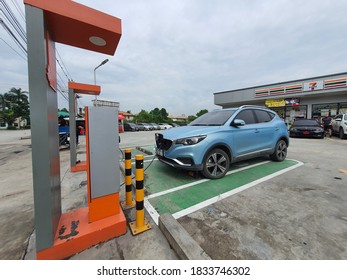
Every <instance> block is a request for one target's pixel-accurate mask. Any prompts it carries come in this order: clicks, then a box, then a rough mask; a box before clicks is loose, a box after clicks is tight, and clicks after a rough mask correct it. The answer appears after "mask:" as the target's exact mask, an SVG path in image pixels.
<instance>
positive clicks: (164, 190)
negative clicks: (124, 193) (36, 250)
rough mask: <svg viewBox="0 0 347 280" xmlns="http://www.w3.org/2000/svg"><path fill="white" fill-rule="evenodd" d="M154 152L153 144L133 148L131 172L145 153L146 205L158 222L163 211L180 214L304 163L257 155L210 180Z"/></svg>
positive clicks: (179, 215)
mask: <svg viewBox="0 0 347 280" xmlns="http://www.w3.org/2000/svg"><path fill="white" fill-rule="evenodd" d="M151 153H153V155H149V154H151ZM154 153H155V150H154V146H146V147H140V148H139V147H137V149H133V150H132V159H133V165H132V168H133V170H132V172H133V174H135V164H134V158H135V155H136V154H143V155H144V172H145V176H144V187H145V207H146V209H147V210H148V212H149V214H150V215H151V216H152V218H153V220H154V221H156V223H158V217H159V215H161V214H164V213H170V214H173V216H174V217H175V218H179V217H181V216H184V215H187V214H189V213H191V212H194V211H196V210H198V209H200V208H202V207H205V206H207V205H209V204H211V203H214V202H216V201H218V200H220V199H223V198H225V197H228V196H230V195H233V194H235V193H237V192H239V191H242V190H244V189H246V188H249V187H253V186H255V185H257V184H259V183H261V182H264V181H266V180H269V179H271V178H273V177H275V176H278V175H280V174H282V173H285V172H287V171H290V170H291V169H294V168H296V167H298V166H300V165H302V163H301V162H299V161H296V160H291V159H286V160H284V161H282V162H273V161H269V160H268V158H265V157H264V158H256V159H251V160H247V161H243V162H238V163H234V164H232V166H231V168H230V170H229V172H228V173H227V175H226V176H225V177H223V178H221V179H218V180H209V179H206V178H204V177H203V176H202V175H200V173H192V172H188V171H186V170H178V169H175V168H173V167H171V166H168V165H166V164H164V163H162V162H160V161H158V159H156V157H155V155H154ZM134 179H135V178H134Z"/></svg>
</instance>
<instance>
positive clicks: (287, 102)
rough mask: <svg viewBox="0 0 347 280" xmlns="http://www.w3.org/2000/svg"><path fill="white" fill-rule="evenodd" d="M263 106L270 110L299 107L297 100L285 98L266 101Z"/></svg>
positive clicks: (298, 100)
mask: <svg viewBox="0 0 347 280" xmlns="http://www.w3.org/2000/svg"><path fill="white" fill-rule="evenodd" d="M265 105H266V106H267V107H270V108H275V107H285V106H300V99H299V98H286V99H267V100H265Z"/></svg>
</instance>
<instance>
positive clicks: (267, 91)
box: [255, 84, 302, 97]
mask: <svg viewBox="0 0 347 280" xmlns="http://www.w3.org/2000/svg"><path fill="white" fill-rule="evenodd" d="M301 92H302V84H295V85H288V86H283V87H274V88H264V89H257V90H255V97H265V96H275V95H282V94H291V93H301Z"/></svg>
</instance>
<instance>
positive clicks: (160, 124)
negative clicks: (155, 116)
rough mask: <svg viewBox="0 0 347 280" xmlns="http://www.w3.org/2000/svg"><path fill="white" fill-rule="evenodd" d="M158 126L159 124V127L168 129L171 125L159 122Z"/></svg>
mask: <svg viewBox="0 0 347 280" xmlns="http://www.w3.org/2000/svg"><path fill="white" fill-rule="evenodd" d="M159 126H160V129H162V130H163V129H169V128H171V127H172V126H171V125H169V124H167V123H159Z"/></svg>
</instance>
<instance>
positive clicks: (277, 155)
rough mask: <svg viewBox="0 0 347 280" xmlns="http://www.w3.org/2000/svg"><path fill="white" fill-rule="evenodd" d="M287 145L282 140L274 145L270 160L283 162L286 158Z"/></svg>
mask: <svg viewBox="0 0 347 280" xmlns="http://www.w3.org/2000/svg"><path fill="white" fill-rule="evenodd" d="M287 147H288V146H287V143H286V141H284V140H279V141H278V142H277V144H276V147H275V151H274V153H273V154H272V155H270V158H271V159H272V160H273V161H283V160H284V159H285V158H286V156H287Z"/></svg>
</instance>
